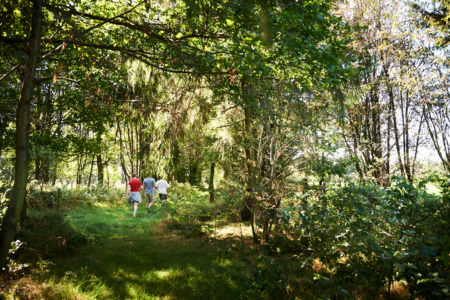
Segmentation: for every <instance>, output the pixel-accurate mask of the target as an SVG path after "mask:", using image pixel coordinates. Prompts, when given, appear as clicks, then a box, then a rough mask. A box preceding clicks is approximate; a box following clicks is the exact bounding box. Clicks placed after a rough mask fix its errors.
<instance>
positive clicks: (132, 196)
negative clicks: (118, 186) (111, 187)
mask: <svg viewBox="0 0 450 300" xmlns="http://www.w3.org/2000/svg"><path fill="white" fill-rule="evenodd" d="M131 177H133V179H131V180H130V181H129V182H128V189H127V200H128V203H130V204H131V205H132V206H133V218H136V211H137V206H138V203H142V199H141V192H140V190H141V189H142V184H141V181H140V180H139V179H137V175H136V173H133V174H131Z"/></svg>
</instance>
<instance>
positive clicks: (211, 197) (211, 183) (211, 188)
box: [209, 162, 216, 203]
mask: <svg viewBox="0 0 450 300" xmlns="http://www.w3.org/2000/svg"><path fill="white" fill-rule="evenodd" d="M215 168H216V163H215V162H212V163H211V174H210V175H209V203H214V169H215Z"/></svg>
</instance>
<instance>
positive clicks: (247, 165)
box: [241, 79, 256, 242]
mask: <svg viewBox="0 0 450 300" xmlns="http://www.w3.org/2000/svg"><path fill="white" fill-rule="evenodd" d="M241 85H242V96H243V98H244V156H245V162H244V171H245V191H244V207H243V208H242V210H241V219H242V220H243V221H249V220H250V219H251V218H252V209H253V195H252V185H253V182H252V169H253V165H252V155H251V145H250V137H249V136H250V134H251V132H250V131H251V126H250V125H251V122H252V121H251V120H252V112H251V109H250V107H249V103H248V102H249V101H248V99H247V86H246V82H245V80H244V79H242V84H241ZM255 242H256V241H255Z"/></svg>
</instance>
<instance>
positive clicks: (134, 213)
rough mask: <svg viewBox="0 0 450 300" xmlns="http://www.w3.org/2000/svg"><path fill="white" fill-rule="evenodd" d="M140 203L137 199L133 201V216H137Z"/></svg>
mask: <svg viewBox="0 0 450 300" xmlns="http://www.w3.org/2000/svg"><path fill="white" fill-rule="evenodd" d="M137 206H138V203H137V201H135V202H133V217H136V211H137Z"/></svg>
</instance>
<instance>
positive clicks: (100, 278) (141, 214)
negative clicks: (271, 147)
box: [37, 205, 248, 299]
mask: <svg viewBox="0 0 450 300" xmlns="http://www.w3.org/2000/svg"><path fill="white" fill-rule="evenodd" d="M131 216H132V211H131V209H130V207H126V208H123V207H119V208H97V209H92V210H86V209H75V210H71V211H69V212H67V213H66V218H67V219H68V220H69V222H70V223H71V224H72V226H73V227H75V228H76V229H77V230H79V231H83V232H87V233H91V234H97V235H99V236H100V237H101V239H100V241H101V242H100V243H97V244H93V245H89V246H88V247H87V248H85V249H83V251H82V252H79V253H77V254H76V255H75V256H72V257H59V258H53V259H52V263H53V264H52V265H51V266H50V267H49V268H48V270H47V271H48V273H45V271H42V272H41V273H40V275H39V276H38V277H37V278H38V281H41V282H42V283H43V285H42V286H41V287H40V288H41V290H42V291H41V294H42V297H43V298H45V299H47V298H52V299H239V296H240V295H241V294H242V293H243V292H244V291H245V290H246V283H247V282H248V266H247V265H246V263H245V262H242V261H239V260H235V259H226V258H222V257H218V256H217V255H215V251H214V246H211V245H208V243H207V240H206V239H205V238H195V239H185V238H184V237H182V236H180V235H177V234H175V233H174V232H173V231H168V230H167V229H166V227H165V226H164V222H161V220H160V215H159V214H148V213H147V211H146V210H145V208H144V207H143V205H140V207H139V210H138V216H137V218H132V217H131Z"/></svg>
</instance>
